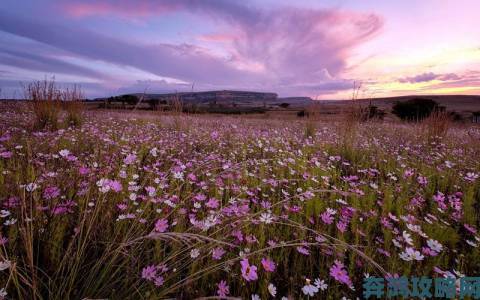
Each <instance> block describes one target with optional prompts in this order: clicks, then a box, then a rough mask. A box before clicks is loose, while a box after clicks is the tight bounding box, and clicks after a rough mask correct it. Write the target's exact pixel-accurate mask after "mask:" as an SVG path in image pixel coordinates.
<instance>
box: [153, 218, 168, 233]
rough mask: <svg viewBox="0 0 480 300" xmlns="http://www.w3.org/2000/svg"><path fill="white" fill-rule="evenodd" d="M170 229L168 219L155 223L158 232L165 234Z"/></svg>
mask: <svg viewBox="0 0 480 300" xmlns="http://www.w3.org/2000/svg"><path fill="white" fill-rule="evenodd" d="M167 228H168V221H167V220H166V219H159V220H157V222H155V231H156V232H165V231H166V230H167Z"/></svg>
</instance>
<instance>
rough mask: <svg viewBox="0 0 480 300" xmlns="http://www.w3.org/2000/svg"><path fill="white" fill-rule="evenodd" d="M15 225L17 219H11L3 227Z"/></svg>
mask: <svg viewBox="0 0 480 300" xmlns="http://www.w3.org/2000/svg"><path fill="white" fill-rule="evenodd" d="M15 223H17V219H14V218H11V219H8V220H6V221H5V222H4V223H3V225H5V226H10V225H13V224H15Z"/></svg>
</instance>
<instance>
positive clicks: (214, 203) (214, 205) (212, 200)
mask: <svg viewBox="0 0 480 300" xmlns="http://www.w3.org/2000/svg"><path fill="white" fill-rule="evenodd" d="M205 206H207V207H208V208H212V209H213V208H218V206H219V203H218V200H217V199H215V198H210V199H209V200H208V202H207V203H206V204H205Z"/></svg>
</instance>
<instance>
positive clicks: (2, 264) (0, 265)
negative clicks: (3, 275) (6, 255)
mask: <svg viewBox="0 0 480 300" xmlns="http://www.w3.org/2000/svg"><path fill="white" fill-rule="evenodd" d="M11 266H12V263H11V262H10V261H9V260H4V261H1V262H0V271H4V270H6V269H8V268H10V267H11Z"/></svg>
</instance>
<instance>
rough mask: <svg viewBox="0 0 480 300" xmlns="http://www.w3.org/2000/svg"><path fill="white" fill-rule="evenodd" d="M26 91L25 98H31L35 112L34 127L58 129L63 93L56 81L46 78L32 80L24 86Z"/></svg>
mask: <svg viewBox="0 0 480 300" xmlns="http://www.w3.org/2000/svg"><path fill="white" fill-rule="evenodd" d="M24 92H25V99H28V100H30V104H31V108H32V110H33V112H34V114H35V121H34V128H35V129H50V130H56V129H57V128H58V117H59V114H60V111H61V105H60V103H61V98H62V95H61V93H60V91H59V90H58V89H57V88H56V86H55V81H54V80H53V79H52V80H50V81H49V80H47V79H45V80H43V81H36V82H32V83H30V84H28V85H26V86H25V87H24Z"/></svg>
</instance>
